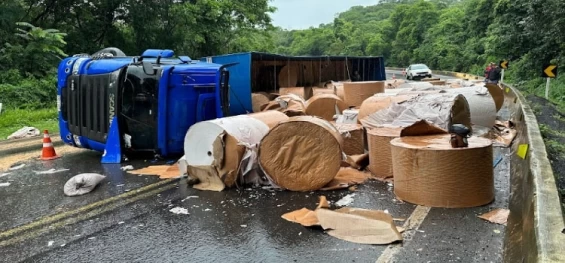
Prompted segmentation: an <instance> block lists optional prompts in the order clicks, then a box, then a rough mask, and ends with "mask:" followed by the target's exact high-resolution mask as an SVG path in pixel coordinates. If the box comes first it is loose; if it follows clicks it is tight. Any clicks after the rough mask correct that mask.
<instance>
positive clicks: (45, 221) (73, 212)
mask: <svg viewBox="0 0 565 263" xmlns="http://www.w3.org/2000/svg"><path fill="white" fill-rule="evenodd" d="M176 180H178V179H167V180H163V181H160V182H157V183H153V184H150V185H147V186H144V187H141V188H138V189H135V190H132V191H130V192H127V193H123V194H121V195H117V196H114V197H110V198H107V199H104V200H100V201H98V202H95V203H92V204H89V205H85V206H83V207H80V208H77V209H74V210H71V211H67V212H63V213H59V214H55V215H51V216H46V217H43V218H41V219H39V220H36V221H33V222H31V223H28V224H25V225H22V226H19V227H16V228H12V229H10V230H7V231H4V232H2V233H0V239H6V238H9V237H11V236H14V235H17V234H20V233H22V232H24V231H28V230H30V229H33V228H36V227H40V226H44V225H48V224H52V223H54V222H56V221H59V220H62V219H65V218H67V217H71V216H75V215H80V214H83V213H87V212H88V211H89V210H93V209H96V208H98V207H101V206H104V205H109V204H111V203H113V202H115V201H119V200H126V198H129V197H134V196H136V195H138V194H141V193H143V192H145V191H148V190H151V189H153V188H157V187H159V186H162V185H167V184H169V183H171V182H173V181H176ZM173 186H174V185H173ZM158 190H161V189H158Z"/></svg>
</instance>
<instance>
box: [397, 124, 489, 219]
mask: <svg viewBox="0 0 565 263" xmlns="http://www.w3.org/2000/svg"><path fill="white" fill-rule="evenodd" d="M468 141H469V147H468V148H455V149H454V148H451V144H450V135H449V134H445V135H431V136H414V137H401V138H396V139H394V140H392V141H391V142H390V144H391V149H392V165H393V172H394V193H395V194H396V196H397V197H398V198H399V199H401V200H404V201H407V202H410V203H413V204H418V205H423V206H431V207H445V208H462V207H475V206H481V205H485V204H488V203H490V202H492V201H493V200H494V172H493V168H492V142H491V140H488V139H485V138H479V137H471V138H469V139H468Z"/></svg>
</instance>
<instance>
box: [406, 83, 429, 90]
mask: <svg viewBox="0 0 565 263" xmlns="http://www.w3.org/2000/svg"><path fill="white" fill-rule="evenodd" d="M433 87H434V85H432V84H431V83H429V82H406V83H403V84H401V85H399V86H398V88H399V89H422V88H433Z"/></svg>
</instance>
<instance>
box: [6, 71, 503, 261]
mask: <svg viewBox="0 0 565 263" xmlns="http://www.w3.org/2000/svg"><path fill="white" fill-rule="evenodd" d="M389 73H392V72H389ZM389 75H390V74H389ZM396 76H397V78H398V75H396ZM502 113H503V114H504V111H502ZM12 148H16V146H12ZM508 154H509V153H508V149H502V148H495V151H494V158H497V157H499V156H502V161H501V162H500V163H499V164H498V165H497V166H496V168H495V180H496V181H495V183H496V190H497V191H496V200H495V201H494V202H493V203H492V204H490V205H487V206H483V207H476V208H471V209H438V208H432V209H429V208H425V207H417V206H415V205H412V204H408V203H402V202H399V201H397V200H396V199H395V197H394V194H393V193H392V187H391V186H390V185H388V184H387V183H383V182H377V181H372V182H370V183H367V184H365V185H362V186H360V187H359V189H358V190H357V191H355V192H353V193H355V196H354V202H353V204H352V205H351V207H359V208H367V209H380V210H385V209H386V210H388V211H389V213H390V214H391V215H393V217H395V218H410V219H411V220H408V221H406V222H408V223H410V226H409V227H407V230H406V232H405V237H406V238H405V240H404V242H403V244H402V245H398V244H394V245H391V246H371V245H359V244H355V243H350V242H346V241H342V240H339V239H336V238H333V237H331V236H329V235H327V234H325V233H324V232H323V231H322V230H321V229H317V228H305V227H302V226H300V225H298V224H294V223H290V222H287V221H285V220H284V219H282V218H281V215H282V214H284V213H286V212H289V211H292V210H295V209H300V208H302V207H307V208H311V209H313V208H315V206H316V203H317V200H318V196H319V195H325V196H327V197H328V200H330V201H331V202H332V203H333V202H335V201H337V200H339V199H340V198H342V197H343V196H345V195H347V194H350V193H352V192H350V191H348V190H343V191H331V192H309V193H297V192H270V191H267V190H263V189H232V190H226V191H223V192H219V193H217V192H203V191H198V190H195V189H192V188H191V187H189V186H188V185H187V183H186V181H185V180H184V179H172V180H168V181H164V180H159V179H158V178H156V177H155V176H136V175H130V174H127V173H125V172H123V171H122V170H121V169H120V167H121V166H124V165H128V164H131V165H133V166H134V167H135V168H141V167H145V166H148V165H151V164H152V163H151V160H149V159H148V160H144V159H139V160H136V161H132V162H130V163H125V164H122V165H102V164H100V162H99V158H100V155H99V154H98V153H95V152H91V151H79V152H75V153H69V154H67V155H64V156H63V157H62V158H61V159H58V160H55V161H51V162H40V161H37V160H35V159H30V160H27V161H24V163H26V166H25V167H24V168H22V169H20V170H16V171H11V172H12V174H9V175H6V176H3V177H0V183H3V182H10V183H11V184H10V185H9V186H7V187H0V198H1V199H2V200H3V202H2V205H1V206H0V255H2V256H1V257H0V262H75V261H77V262H222V261H223V262H376V261H377V260H379V259H381V260H382V259H384V258H386V257H389V256H390V257H392V258H394V262H501V261H502V254H501V251H502V243H503V239H504V238H503V237H504V231H505V228H504V226H501V225H495V224H491V223H488V222H485V221H483V220H481V219H479V218H477V215H480V214H482V213H485V212H488V211H490V210H492V209H494V208H504V207H507V205H508V194H509V186H508V180H509V167H508V165H509V163H508V158H507V155H508ZM0 159H1V157H0ZM52 168H55V169H59V168H66V169H70V170H68V171H64V172H61V173H57V174H52V175H38V174H36V173H35V172H34V171H45V170H48V169H52ZM83 172H97V173H103V174H105V175H107V176H108V178H107V179H106V180H105V181H104V183H103V184H102V185H100V186H99V187H98V188H97V189H95V190H94V191H93V192H92V193H90V194H87V195H84V196H80V197H73V198H71V197H65V196H64V195H63V193H62V187H63V185H64V183H65V182H66V180H68V179H69V178H70V177H72V176H73V175H75V174H77V173H83ZM2 173H3V172H2V171H0V175H1V174H2ZM175 207H182V208H186V209H187V211H188V212H189V214H175V213H172V212H171V211H170V210H171V209H172V208H175ZM397 223H398V224H399V225H402V224H404V223H403V222H397ZM408 223H407V224H408ZM407 226H408V225H407ZM394 252H396V254H394Z"/></svg>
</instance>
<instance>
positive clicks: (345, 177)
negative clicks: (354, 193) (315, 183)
mask: <svg viewBox="0 0 565 263" xmlns="http://www.w3.org/2000/svg"><path fill="white" fill-rule="evenodd" d="M370 177H371V175H370V174H369V173H366V172H361V171H359V170H356V169H353V168H349V167H348V168H344V167H342V168H340V169H339V171H338V172H337V175H336V176H335V177H334V179H332V180H331V181H330V182H329V183H328V184H327V185H326V186H324V188H322V189H321V190H324V191H328V190H337V189H345V188H348V187H350V186H352V185H357V184H362V183H364V182H365V181H367V180H369V178H370Z"/></svg>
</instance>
